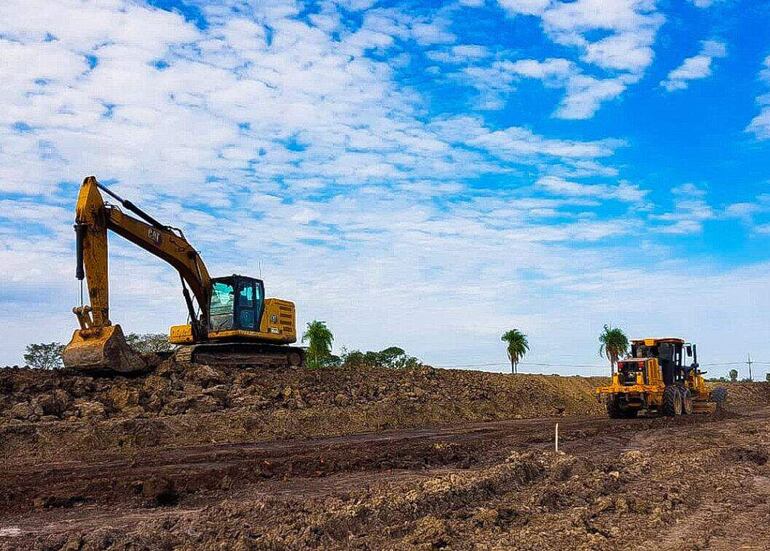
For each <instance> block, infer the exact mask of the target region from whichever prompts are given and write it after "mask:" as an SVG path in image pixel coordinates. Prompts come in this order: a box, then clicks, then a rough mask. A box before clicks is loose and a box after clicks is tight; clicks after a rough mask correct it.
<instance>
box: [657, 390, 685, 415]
mask: <svg viewBox="0 0 770 551" xmlns="http://www.w3.org/2000/svg"><path fill="white" fill-rule="evenodd" d="M661 410H662V411H663V415H666V416H668V417H674V416H676V415H682V393H681V392H680V391H679V387H678V386H676V385H668V386H667V387H666V389H665V390H664V391H663V407H662V408H661Z"/></svg>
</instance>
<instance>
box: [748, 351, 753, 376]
mask: <svg viewBox="0 0 770 551" xmlns="http://www.w3.org/2000/svg"><path fill="white" fill-rule="evenodd" d="M753 363H754V362H753V361H752V360H751V352H749V358H748V360H746V365H747V366H749V381H753V380H754V379H752V378H751V364H753Z"/></svg>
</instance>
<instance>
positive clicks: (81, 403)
mask: <svg viewBox="0 0 770 551" xmlns="http://www.w3.org/2000/svg"><path fill="white" fill-rule="evenodd" d="M602 382H603V380H602V379H587V378H581V377H559V376H545V375H516V376H511V375H506V374H499V373H485V372H478V371H461V370H442V369H433V368H430V367H422V368H419V369H412V370H392V369H380V368H366V369H322V370H308V369H291V370H265V369H257V368H223V367H218V368H213V367H210V366H206V365H194V366H182V365H179V364H176V363H175V362H173V361H170V360H168V361H165V362H164V363H162V364H161V365H160V366H159V367H157V368H156V369H155V370H154V371H153V372H152V373H150V374H147V375H143V376H139V377H122V376H119V377H112V378H104V377H102V378H98V377H91V376H86V375H80V374H74V373H67V372H63V371H40V370H32V369H13V368H12V369H2V370H0V436H3V438H2V443H0V449H2V451H4V452H6V453H12V452H13V450H14V448H17V447H18V448H19V450H20V449H21V448H22V447H23V448H25V449H26V450H27V451H30V449H32V450H36V451H37V453H38V454H40V455H41V456H43V457H51V458H55V457H57V456H60V455H61V454H62V453H67V454H71V453H73V452H74V453H75V454H76V455H77V454H79V453H89V452H97V451H98V450H104V449H116V450H121V451H122V452H131V451H135V450H137V449H141V448H143V447H146V446H159V445H161V446H162V445H170V444H174V445H187V444H196V443H199V442H212V441H217V442H241V441H252V440H263V439H273V438H286V437H297V436H329V435H340V434H350V433H355V432H366V431H379V430H383V429H393V428H413V427H423V426H441V425H451V424H456V423H458V422H475V421H491V420H499V419H513V418H529V417H542V416H559V415H595V414H601V413H603V406H602V405H601V404H600V403H599V402H597V400H596V398H595V397H594V395H593V388H594V387H595V386H596V385H597V384H600V383H602Z"/></svg>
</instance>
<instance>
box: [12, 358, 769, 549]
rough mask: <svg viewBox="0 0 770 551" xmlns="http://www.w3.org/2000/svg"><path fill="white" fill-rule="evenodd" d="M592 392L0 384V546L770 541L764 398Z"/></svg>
mask: <svg viewBox="0 0 770 551" xmlns="http://www.w3.org/2000/svg"><path fill="white" fill-rule="evenodd" d="M597 382H599V381H598V380H586V379H581V378H576V377H569V378H565V377H545V376H516V377H512V376H506V375H495V374H487V373H476V372H455V371H441V370H432V369H422V370H419V371H416V372H390V371H385V370H367V371H366V372H350V371H323V372H309V371H304V370H295V371H290V372H276V371H273V372H270V371H268V372H264V371H248V370H247V371H233V372H228V371H219V372H217V371H214V370H210V369H209V368H205V369H203V368H198V369H196V370H190V371H185V370H183V369H181V368H179V367H177V366H174V365H172V364H166V365H165V366H163V367H162V368H161V369H160V370H158V372H157V373H156V374H154V375H151V376H149V377H141V378H134V379H126V378H117V379H90V378H87V377H73V376H69V377H67V376H65V375H63V374H56V373H40V372H30V371H25V370H16V371H13V372H11V371H7V372H2V371H0V391H2V399H0V416H1V417H0V438H2V439H1V440H0V453H2V456H3V457H4V459H5V461H4V469H3V471H2V472H0V549H67V550H81V549H82V550H86V549H300V548H318V547H323V548H338V549H342V548H345V549H348V548H361V549H403V548H414V549H433V548H447V549H472V548H473V549H565V548H578V549H617V548H628V549H632V548H634V549H636V548H645V547H650V548H653V547H654V548H668V549H704V548H710V549H735V548H745V549H764V548H767V547H768V546H769V545H770V528H767V527H766V525H767V523H766V522H764V520H765V519H766V518H767V515H768V514H770V502H768V498H769V497H770V465H769V464H768V458H769V457H770V455H769V454H770V447H769V446H770V439H769V438H768V436H767V435H768V434H770V433H769V432H768V429H770V407H768V404H770V391H769V390H768V389H769V388H770V385H765V384H763V383H755V384H753V385H751V384H745V385H729V389H730V392H731V398H730V401H729V404H728V408H727V410H722V411H719V412H718V413H717V414H715V415H708V416H706V415H702V416H688V417H681V418H675V419H669V418H650V419H634V420H610V419H607V418H606V417H605V416H604V415H603V409H602V407H601V405H600V404H598V403H597V402H596V401H595V400H594V398H593V396H592V393H591V389H592V388H593V386H594V385H595V384H596V383H597ZM221 387H224V389H223V388H221ZM287 388H288V389H289V390H287ZM210 389H216V390H215V391H213V390H210ZM207 390H208V391H209V392H206V391H207ZM65 393H66V395H67V396H66V397H65V396H64V394H65ZM126 394H128V395H130V396H132V397H130V398H125V396H126ZM201 396H207V397H212V398H213V399H214V400H215V401H216V405H213V404H212V403H211V402H209V401H206V400H204V403H207V404H208V405H207V406H205V408H204V411H201V410H200V408H201V407H202V406H201V405H200V397H201ZM48 397H52V398H53V399H54V400H57V401H58V402H57V403H60V404H63V405H62V406H54V405H51V404H52V402H51V401H50V399H49V398H48ZM180 400H182V401H183V402H184V403H185V404H187V405H186V406H184V407H183V406H177V405H174V406H173V407H172V406H171V405H170V404H179V403H180ZM79 401H80V402H79ZM84 402H85V403H87V404H88V405H86V406H83V403H84ZM19 404H21V405H19ZM97 404H98V405H97ZM25 406H26V408H25ZM760 406H762V407H760ZM27 408H31V410H32V412H31V413H30V412H29V411H28V410H27ZM46 408H49V409H48V411H46ZM177 408H178V409H177ZM751 408H753V409H751ZM36 410H38V411H42V413H43V415H40V414H39V413H36ZM736 412H740V415H739V414H738V413H736ZM23 414H27V415H26V417H25V418H23V419H22V418H20V417H23ZM544 416H550V417H544ZM526 417H538V418H533V419H527V418H526ZM556 422H558V423H559V430H560V434H561V441H560V448H561V453H555V452H554V451H553V435H554V425H555V423H556Z"/></svg>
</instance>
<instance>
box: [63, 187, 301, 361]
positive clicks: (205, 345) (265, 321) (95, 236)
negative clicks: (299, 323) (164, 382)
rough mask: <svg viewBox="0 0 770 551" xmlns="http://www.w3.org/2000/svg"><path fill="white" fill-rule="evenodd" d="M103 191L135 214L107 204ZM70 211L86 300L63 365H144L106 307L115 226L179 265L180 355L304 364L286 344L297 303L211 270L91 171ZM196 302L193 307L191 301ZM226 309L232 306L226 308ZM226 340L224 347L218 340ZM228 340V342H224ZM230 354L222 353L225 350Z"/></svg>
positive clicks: (174, 232) (175, 232) (175, 333)
mask: <svg viewBox="0 0 770 551" xmlns="http://www.w3.org/2000/svg"><path fill="white" fill-rule="evenodd" d="M102 192H104V193H105V194H107V195H109V196H110V197H111V198H113V199H115V200H117V201H118V203H119V204H120V205H121V206H122V207H123V208H125V209H127V210H129V211H131V212H132V213H134V214H135V215H137V217H133V216H130V215H129V214H126V213H125V212H123V211H122V210H121V208H120V207H118V206H117V205H114V204H109V203H105V201H104V198H103V196H102ZM75 210H76V213H75V231H76V236H77V246H76V250H77V272H76V277H77V278H78V279H80V280H81V281H82V280H83V279H85V280H86V283H87V285H88V297H89V304H87V305H84V306H80V307H76V308H74V309H73V312H74V313H75V315H76V317H77V319H78V323H79V325H80V329H78V330H77V331H75V333H74V335H73V337H72V340H71V341H70V343H69V344H68V345H67V347H66V348H65V350H64V353H63V360H64V365H65V367H68V368H72V369H77V370H81V371H114V372H119V373H131V372H136V371H141V370H144V369H146V368H147V364H146V362H145V361H144V359H143V358H142V357H141V356H140V355H139V354H137V353H135V352H134V351H133V350H132V349H131V348H130V347H129V346H128V344H127V343H126V340H125V337H124V335H123V332H122V330H121V328H120V326H118V325H112V322H111V321H110V316H109V314H110V312H109V270H108V242H107V233H108V231H112V232H114V233H116V234H118V235H120V236H121V237H123V238H124V239H126V240H128V241H130V242H132V243H134V244H135V245H137V246H138V247H140V248H142V249H144V250H146V251H148V252H149V253H151V254H153V255H155V256H156V257H158V258H160V259H161V260H163V261H165V262H166V263H168V264H170V265H171V266H172V267H173V268H175V269H176V270H177V272H178V273H179V276H180V278H181V282H182V289H183V295H184V298H185V302H186V304H187V310H188V316H189V319H190V323H188V324H186V325H178V326H174V327H172V328H171V331H170V336H169V341H170V342H171V343H172V344H178V345H188V346H186V347H185V351H184V354H183V356H184V357H185V359H186V360H188V361H195V360H196V351H199V350H200V351H201V357H203V356H204V354H203V353H205V358H206V359H207V360H208V361H213V362H215V361H219V359H220V357H222V359H223V361H224V363H230V364H235V365H244V364H251V365H257V364H259V365H261V363H260V362H263V361H264V362H266V363H267V364H269V365H277V366H278V365H291V366H298V365H302V361H303V357H304V351H303V350H302V349H301V348H293V347H288V346H285V345H287V344H291V343H294V342H296V341H297V330H296V322H295V310H294V303H292V302H289V301H286V300H281V299H275V298H265V295H264V284H263V282H262V281H261V280H259V279H255V278H250V277H248V276H241V275H235V274H233V275H231V276H226V277H220V278H212V277H210V275H209V273H208V270H207V269H206V265H205V264H204V262H203V260H202V259H201V257H200V254H199V253H198V251H197V250H196V249H195V248H194V247H193V246H192V245H191V244H190V243H189V242H188V241H187V239H186V238H185V236H184V234H183V233H182V231H181V230H179V229H177V228H174V227H171V226H166V225H163V224H161V223H160V222H158V221H157V220H155V219H154V218H153V217H152V216H150V215H148V214H147V213H145V212H144V211H142V210H140V209H139V208H138V207H137V206H136V205H134V204H133V203H131V202H130V201H125V200H123V199H121V198H120V197H118V196H117V195H116V194H115V193H113V192H112V191H110V190H109V189H107V188H105V187H104V186H103V185H101V184H99V182H97V181H96V178H94V177H93V176H89V177H88V178H86V179H85V180H84V181H83V185H82V186H81V188H80V193H79V195H78V201H77V205H76V208H75ZM193 299H194V300H195V302H197V311H196V308H195V304H194V302H193ZM228 308H229V310H228ZM223 345H225V346H223ZM228 345H231V346H228ZM228 355H229V356H231V358H229V359H228V358H225V357H224V356H228Z"/></svg>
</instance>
